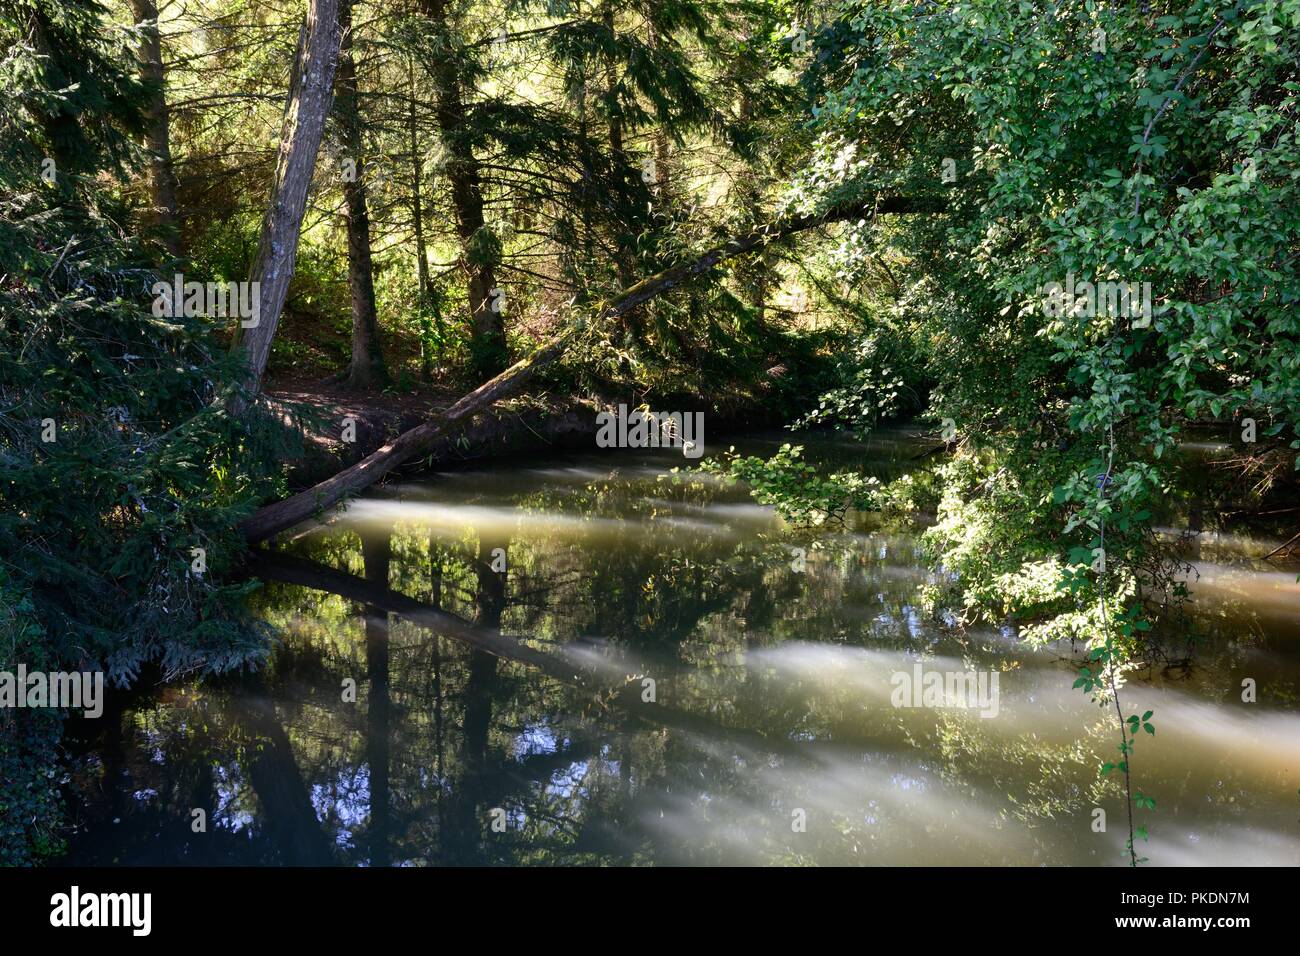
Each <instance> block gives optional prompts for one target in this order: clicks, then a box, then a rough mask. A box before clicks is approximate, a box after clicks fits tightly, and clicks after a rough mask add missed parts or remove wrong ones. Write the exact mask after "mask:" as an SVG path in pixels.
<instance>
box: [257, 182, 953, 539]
mask: <svg viewBox="0 0 1300 956" xmlns="http://www.w3.org/2000/svg"><path fill="white" fill-rule="evenodd" d="M941 208H942V205H941V204H940V203H939V201H937V200H913V199H909V198H906V197H889V198H882V199H880V200H878V201H876V202H873V203H866V204H862V203H853V204H849V205H845V206H840V207H835V208H833V209H830V210H828V211H827V212H824V213H822V214H821V215H818V216H792V217H789V218H786V219H783V220H778V221H777V222H774V223H768V224H766V225H763V226H760V227H758V228H756V229H754V230H752V231H751V232H749V233H747V234H746V235H744V236H741V237H739V238H736V239H732V240H730V241H729V242H727V243H725V244H723V245H721V246H718V247H716V248H714V249H711V250H710V251H708V252H706V253H705V254H704V255H702V256H700V257H699V258H698V259H696V260H694V261H692V262H688V263H683V264H681V265H677V266H673V267H672V268H671V269H666V270H664V271H663V272H660V273H658V274H657V275H654V276H650V277H649V278H647V279H643V280H641V281H640V282H638V283H637V284H636V285H634V286H632V287H631V288H629V289H625V290H624V291H623V292H621V293H620V294H619V295H617V296H615V297H614V298H613V299H611V300H609V301H608V302H606V303H605V304H604V305H603V307H601V308H600V309H599V310H598V312H597V314H596V317H595V320H594V321H595V322H597V323H601V322H604V321H607V320H609V319H612V318H617V317H619V316H622V315H623V314H625V313H626V312H628V311H630V310H631V309H635V308H636V307H637V306H639V305H642V304H644V303H646V302H649V301H650V300H651V299H653V298H655V296H658V295H662V294H663V293H665V292H667V291H669V290H671V289H674V288H676V287H677V286H679V285H681V284H682V283H683V282H686V281H688V280H689V279H692V278H694V277H695V276H698V275H700V274H701V273H704V272H708V271H709V270H710V269H712V268H713V267H714V266H716V265H717V264H718V263H720V262H723V261H724V260H727V259H730V258H732V257H734V256H738V255H743V254H744V253H746V252H749V251H751V250H753V249H757V248H761V247H763V246H766V245H768V244H770V243H772V242H777V241H779V240H781V239H784V238H786V237H788V236H792V235H794V234H796V233H799V232H803V231H805V230H808V229H812V228H815V227H817V226H822V225H825V224H827V223H830V222H839V221H842V220H845V219H858V218H863V217H869V216H872V215H875V214H889V213H913V212H934V211H937V210H939V209H941ZM582 327H583V323H582V322H576V323H573V324H571V325H569V326H566V327H565V328H564V329H563V330H561V331H560V332H559V333H557V334H556V335H555V336H554V337H553V338H551V339H550V340H549V341H548V342H545V343H543V344H542V345H541V346H539V347H538V348H537V349H536V350H535V351H534V352H533V353H532V354H531V355H529V356H528V357H527V358H525V359H522V360H520V361H519V362H516V363H515V364H514V365H513V366H511V367H510V368H509V369H507V370H506V371H504V372H502V373H501V374H500V375H498V376H496V377H495V378H493V379H491V380H490V381H487V382H484V383H483V384H482V385H480V386H479V387H478V388H476V389H475V390H474V391H472V392H470V393H469V394H467V395H463V396H461V398H460V399H459V400H458V401H457V402H456V403H455V404H454V405H452V406H451V407H450V408H448V409H447V410H446V411H444V412H440V413H438V414H435V415H434V416H433V417H432V418H430V419H429V421H427V422H425V423H424V424H422V425H417V426H416V427H415V428H412V429H410V430H409V431H406V432H403V433H402V434H401V435H399V436H398V437H397V438H395V439H393V440H392V441H391V442H389V443H388V444H386V445H384V446H383V447H382V448H380V449H379V450H377V451H375V452H374V453H372V454H370V455H368V456H367V457H366V458H363V459H362V460H361V461H359V462H357V463H356V464H355V465H352V466H351V467H349V468H345V469H344V470H343V471H341V472H339V473H338V474H337V475H334V476H333V477H332V478H329V479H327V480H325V481H323V482H321V483H320V484H318V485H315V486H313V487H311V488H308V489H307V490H306V491H301V492H299V493H298V494H296V495H294V496H292V497H290V498H286V499H285V500H284V501H278V502H276V503H275V504H271V505H267V506H266V507H264V508H260V509H259V510H258V511H256V512H255V513H254V514H253V515H252V516H251V517H249V518H248V519H247V520H246V521H244V522H243V524H242V525H241V526H240V530H241V531H242V532H243V535H244V538H245V540H247V541H248V542H250V543H256V542H259V541H265V540H266V539H267V538H269V537H271V536H272V535H274V534H276V533H277V532H280V531H284V530H285V529H287V528H292V527H293V526H294V525H296V524H298V523H299V522H300V521H305V520H306V519H308V518H310V517H312V515H315V514H318V513H321V512H323V511H324V510H325V509H326V508H330V507H332V506H333V505H335V504H338V502H340V501H342V500H343V499H344V498H345V497H346V496H348V495H351V494H355V493H356V492H358V491H361V490H362V489H363V488H367V487H369V486H370V485H372V484H374V483H375V482H376V481H378V480H379V479H380V478H382V477H384V475H386V474H388V473H389V472H390V471H392V470H393V469H394V468H396V467H397V466H398V465H400V464H402V463H403V462H405V461H408V460H410V459H412V458H415V457H417V456H418V455H419V454H420V453H421V452H423V451H425V450H426V449H428V448H429V447H430V446H431V445H432V444H433V443H434V442H435V441H437V440H438V439H439V438H441V437H443V436H444V435H445V434H446V433H447V432H448V431H449V430H450V429H451V428H452V427H453V426H455V425H457V424H459V423H461V422H464V421H467V420H468V419H469V418H471V417H472V416H474V415H475V414H477V413H478V412H481V411H482V410H484V409H485V408H488V407H489V406H491V405H493V404H494V403H496V402H498V401H500V400H501V399H503V398H507V397H509V396H511V395H514V394H516V393H517V392H519V390H520V389H522V388H523V386H524V385H525V384H527V383H528V382H529V381H530V380H531V379H532V377H533V376H534V375H535V374H536V373H537V372H538V371H540V370H541V369H543V368H545V367H546V366H548V365H550V364H552V363H553V362H555V361H557V360H558V359H559V358H560V357H561V356H562V355H564V352H565V350H566V349H567V348H568V347H569V344H570V343H571V342H572V341H573V338H574V337H575V336H576V334H577V333H578V332H579V331H580V330H581V329H582Z"/></svg>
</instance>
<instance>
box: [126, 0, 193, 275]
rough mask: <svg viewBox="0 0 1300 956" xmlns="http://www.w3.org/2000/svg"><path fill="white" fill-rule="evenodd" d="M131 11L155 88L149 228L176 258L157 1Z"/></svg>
mask: <svg viewBox="0 0 1300 956" xmlns="http://www.w3.org/2000/svg"><path fill="white" fill-rule="evenodd" d="M131 12H132V14H134V16H135V22H136V24H137V25H139V27H140V46H139V48H138V49H137V50H136V59H137V60H138V61H139V63H140V77H141V79H143V80H144V81H145V82H146V83H148V84H149V85H150V87H152V91H151V93H150V96H149V102H148V104H147V105H146V106H145V108H144V117H145V134H144V145H145V149H146V150H147V151H148V153H149V169H148V174H147V177H146V181H147V183H148V186H149V211H148V213H147V214H146V216H145V225H146V227H147V228H150V229H153V230H156V231H157V233H158V236H159V238H160V239H161V240H162V243H163V246H164V247H165V248H166V249H167V251H168V252H170V253H171V254H172V255H173V256H179V255H180V254H181V231H180V217H179V216H178V215H177V213H176V172H175V170H174V169H173V168H172V147H171V130H170V114H169V112H168V109H167V93H166V87H165V86H164V82H163V79H164V78H163V63H162V40H161V37H160V36H159V32H158V5H157V3H156V2H155V0H131Z"/></svg>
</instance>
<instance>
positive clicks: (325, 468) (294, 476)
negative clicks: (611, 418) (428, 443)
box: [264, 375, 598, 486]
mask: <svg viewBox="0 0 1300 956" xmlns="http://www.w3.org/2000/svg"><path fill="white" fill-rule="evenodd" d="M264 394H265V396H266V398H267V400H268V402H269V404H270V407H271V408H272V409H273V410H274V411H275V412H276V413H277V414H279V415H281V416H282V418H283V419H284V420H285V422H286V424H291V425H293V426H295V427H296V428H297V429H298V431H299V433H300V435H301V437H302V451H301V455H299V456H296V457H290V458H289V459H288V462H287V463H288V464H289V465H290V466H291V467H290V482H291V484H292V485H294V486H307V485H310V484H314V483H315V482H318V481H321V480H323V479H324V478H328V477H329V476H330V475H332V474H335V473H336V472H338V471H340V470H342V469H343V468H345V467H347V466H348V465H351V464H353V463H355V462H356V461H358V460H360V459H361V458H363V457H365V456H366V455H369V454H370V453H372V452H374V451H375V450H377V449H378V448H380V447H382V446H383V445H384V444H385V443H386V442H388V441H389V440H391V439H393V438H395V437H397V436H398V435H399V434H401V433H402V432H404V431H406V430H408V429H411V428H414V427H416V426H417V425H420V424H422V423H424V422H425V421H427V420H428V419H429V417H430V416H431V415H432V414H434V413H436V412H439V411H443V410H445V409H446V408H448V407H450V406H451V404H452V403H453V402H455V401H456V399H457V398H459V397H460V395H461V391H460V390H458V389H454V388H443V387H439V386H430V385H420V386H416V387H415V388H413V389H411V390H409V391H395V390H385V391H380V390H371V391H362V390H358V389H352V388H347V387H345V386H343V385H341V384H337V383H332V382H329V381H322V380H321V379H319V378H315V377H311V376H304V375H282V376H277V377H274V378H272V379H271V380H269V381H268V382H267V385H266V388H265V389H264ZM597 411H598V409H597V407H596V405H595V404H594V403H591V402H587V401H583V400H581V399H570V398H557V397H555V396H551V395H532V396H523V397H520V398H516V399H513V400H510V401H505V402H501V403H499V404H498V405H497V406H495V407H494V408H492V409H491V410H489V411H487V412H484V413H483V414H480V415H479V416H477V417H476V418H475V419H474V420H473V421H471V422H470V423H469V424H468V425H467V426H466V427H464V428H463V429H461V430H460V431H459V433H458V434H456V435H454V436H452V437H448V438H447V439H445V440H443V441H441V442H439V443H437V445H435V446H434V448H433V449H431V451H430V454H429V455H427V456H425V457H424V458H423V459H420V460H419V461H417V462H412V463H411V467H412V468H418V467H419V466H420V465H424V466H426V467H427V466H429V465H432V464H433V463H435V462H436V463H437V464H438V465H439V466H444V465H451V464H456V463H460V462H466V461H471V460H477V459H481V458H487V457H502V456H507V455H515V454H522V453H525V452H531V451H538V450H542V449H548V448H557V447H565V448H570V447H575V446H576V445H577V444H579V443H581V442H583V441H584V440H586V441H589V440H590V436H591V435H593V434H594V433H595V415H596V412H597ZM349 422H350V423H351V425H352V428H351V429H350V430H349V429H348V424H349ZM348 437H350V438H351V439H352V440H351V441H348V440H346V439H347V438H348Z"/></svg>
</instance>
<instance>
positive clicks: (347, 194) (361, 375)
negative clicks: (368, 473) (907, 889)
mask: <svg viewBox="0 0 1300 956" xmlns="http://www.w3.org/2000/svg"><path fill="white" fill-rule="evenodd" d="M338 2H339V35H340V39H339V66H338V117H339V119H340V121H341V125H342V128H343V145H344V148H345V149H346V150H347V155H348V157H349V158H350V159H352V160H353V161H354V162H355V163H356V167H355V170H351V171H350V172H355V175H351V176H345V177H344V180H343V198H344V202H345V205H346V207H347V234H348V288H349V290H350V291H351V293H352V363H351V366H350V367H349V369H348V377H347V384H348V385H350V386H352V387H353V388H374V387H376V386H379V387H382V386H384V385H387V384H388V368H387V366H386V365H385V364H384V355H383V351H382V349H381V348H380V344H379V319H378V316H377V315H376V309H375V278H374V266H373V264H372V262H371V259H370V212H369V210H368V208H367V203H366V177H365V164H364V162H363V160H362V152H363V143H362V139H361V117H360V113H359V105H358V96H357V66H356V62H355V61H354V60H353V58H352V4H353V0H338Z"/></svg>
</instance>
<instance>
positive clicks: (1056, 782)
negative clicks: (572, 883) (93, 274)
mask: <svg viewBox="0 0 1300 956" xmlns="http://www.w3.org/2000/svg"><path fill="white" fill-rule="evenodd" d="M789 440H792V439H791V437H790V436H789V435H788V434H776V435H770V436H757V437H752V436H751V437H749V438H746V439H745V440H743V441H738V442H737V445H738V447H739V448H740V450H743V451H746V452H749V453H771V452H772V451H775V449H776V448H777V447H778V445H779V443H780V442H783V441H789ZM798 440H800V441H803V442H804V443H805V444H806V445H807V446H808V448H809V453H810V457H812V458H813V459H814V460H821V461H825V462H835V461H844V462H848V461H851V462H854V463H856V464H857V465H859V466H862V467H864V468H865V470H866V471H868V472H869V473H873V474H876V475H879V476H881V477H882V478H885V479H887V478H889V477H893V476H895V475H897V474H900V473H901V472H902V471H903V470H905V469H906V468H907V467H909V466H910V464H911V460H912V459H913V458H914V456H915V455H916V454H917V453H918V452H919V451H920V450H922V449H923V448H924V447H926V446H925V445H924V443H923V442H920V441H919V440H918V439H916V438H915V437H913V436H912V435H911V434H909V433H907V432H905V431H901V430H895V431H885V432H881V433H878V434H877V435H875V436H874V437H873V438H872V439H870V440H869V441H867V442H865V443H859V442H856V441H850V440H840V439H835V438H826V437H815V438H814V437H809V438H802V439H798ZM1209 453H1212V452H1209ZM688 464H690V463H689V462H686V461H684V460H683V459H682V457H681V456H680V453H678V452H674V451H670V450H663V451H647V452H634V451H623V452H615V453H610V452H606V453H601V454H596V453H592V454H572V455H556V456H553V457H547V458H533V459H523V460H512V461H498V462H495V463H492V464H489V465H485V466H483V467H481V468H476V469H470V470H457V471H453V472H447V473H444V474H435V475H429V476H426V477H423V478H421V479H420V480H412V481H407V482H404V483H400V484H395V485H389V486H386V487H384V488H382V489H379V490H377V491H375V492H373V493H371V494H369V495H367V496H365V497H363V498H361V499H359V500H357V501H355V502H353V503H352V505H351V507H350V508H349V509H348V511H347V512H346V514H344V515H343V516H341V517H339V518H337V519H336V520H334V521H333V522H331V523H329V524H327V525H323V526H321V525H316V526H312V527H308V528H303V529H299V531H298V532H297V537H296V538H295V539H294V540H293V541H292V543H290V544H288V545H287V546H286V547H285V548H284V555H283V556H282V557H280V558H277V559H276V561H275V562H272V563H271V564H269V565H267V570H266V573H265V574H264V575H263V577H264V578H266V579H267V583H266V584H265V587H264V588H263V589H262V590H261V591H260V592H259V593H258V594H257V595H256V596H255V598H254V605H255V609H256V610H257V613H258V614H259V615H260V616H261V617H262V618H264V619H265V620H266V621H267V622H268V623H269V624H271V625H273V626H274V627H275V628H276V629H277V631H278V633H279V642H278V644H277V647H276V649H275V651H274V653H273V655H272V657H271V659H270V661H269V663H268V665H267V666H266V667H265V668H263V669H262V670H260V671H259V672H257V673H256V674H253V675H244V676H240V677H235V678H228V679H222V680H216V681H206V682H195V683H188V684H184V683H183V684H179V685H168V686H164V687H160V688H158V689H156V690H155V691H152V692H146V693H143V694H138V695H135V696H134V697H132V698H131V699H130V702H129V703H128V704H126V705H125V706H124V707H122V708H119V709H117V710H115V711H114V712H112V713H110V714H107V715H106V717H105V718H102V721H103V727H102V729H101V730H100V731H99V732H98V733H97V734H96V736H95V737H94V738H92V739H90V740H89V741H88V743H87V744H86V746H85V747H84V748H83V750H82V751H81V752H80V753H78V754H76V755H75V758H74V772H73V774H72V779H71V781H70V783H69V786H70V788H71V789H72V791H73V792H74V793H75V794H76V795H77V796H76V799H75V800H74V801H73V805H72V811H73V820H74V823H75V824H76V826H77V832H76V834H75V835H74V836H73V838H72V840H71V846H70V851H69V854H68V862H71V863H78V864H110V863H124V864H176V863H204V864H221V863H242V864H272V863H304V864H324V863H336V864H342V865H363V866H364V865H434V864H501V863H514V864H560V863H577V864H610V863H613V864H850V865H856V864H872V865H881V864H890V865H912V864H954V865H972V864H973V865H980V864H1019V865H1062V864H1083V865H1107V866H1110V865H1123V864H1124V863H1125V855H1124V842H1125V839H1126V837H1127V826H1126V823H1125V811H1124V802H1123V800H1122V799H1121V796H1120V794H1119V791H1118V790H1117V788H1116V785H1115V781H1113V780H1112V781H1111V782H1109V783H1104V782H1101V781H1099V778H1098V773H1097V768H1098V766H1099V764H1100V763H1101V762H1102V761H1104V760H1111V759H1114V753H1115V747H1116V744H1117V742H1118V741H1117V739H1116V731H1115V727H1114V712H1113V710H1102V709H1099V708H1098V707H1097V706H1096V705H1094V704H1092V703H1090V702H1089V700H1088V698H1087V697H1086V696H1085V695H1084V694H1083V693H1081V692H1080V691H1078V690H1072V689H1071V681H1072V680H1073V677H1074V666H1073V665H1072V664H1071V662H1070V661H1069V660H1067V659H1065V656H1064V655H1063V653H1053V652H1051V651H1032V650H1029V649H1027V648H1026V647H1024V646H1023V645H1021V644H1020V642H1019V641H1018V639H1017V636H1016V634H1015V633H1014V632H1013V631H1012V630H1011V629H1010V628H1005V627H1004V628H994V627H987V628H982V629H981V628H976V629H967V630H962V631H958V630H953V629H951V628H945V627H943V626H942V625H941V623H940V622H938V621H936V620H935V619H934V618H933V617H932V616H931V615H930V614H928V613H927V612H926V611H925V610H923V609H922V606H921V602H920V600H919V598H918V590H919V588H921V587H922V586H923V585H925V584H926V583H927V582H928V581H929V580H931V573H930V572H929V571H928V570H927V566H926V563H925V561H924V559H923V556H922V554H921V552H920V542H919V536H920V532H921V530H922V528H921V525H922V524H923V521H921V522H917V521H911V520H905V519H894V520H891V521H883V520H881V519H880V518H878V517H875V516H855V517H854V518H853V520H852V521H851V523H850V525H849V527H848V528H846V529H844V530H841V531H839V532H837V533H833V534H822V535H816V536H807V535H804V536H801V535H798V534H791V533H790V531H789V529H786V528H784V527H783V526H782V524H781V522H780V520H779V519H778V518H777V517H776V516H775V515H774V514H773V512H772V511H771V510H770V509H768V508H765V507H762V506H760V505H758V504H755V503H754V502H753V501H752V499H751V498H750V497H749V495H748V493H747V492H746V490H745V489H744V488H742V487H739V486H736V485H732V484H728V483H725V482H723V481H720V480H717V479H713V478H709V477H708V476H705V477H703V478H701V477H691V478H680V477H678V478H672V477H669V478H667V479H665V478H661V477H660V476H661V475H663V474H664V473H665V472H666V471H667V470H668V469H670V468H673V467H674V466H681V465H688ZM1278 543H1280V540H1272V539H1262V538H1261V539H1255V538H1252V537H1250V536H1244V535H1235V536H1234V535H1212V534H1208V533H1207V534H1204V535H1201V536H1200V542H1199V544H1198V545H1197V550H1196V553H1195V555H1194V562H1193V563H1194V565H1195V568H1196V574H1195V575H1194V576H1193V579H1192V581H1191V587H1192V595H1193V607H1194V615H1193V618H1192V619H1191V621H1190V622H1189V626H1188V631H1189V636H1194V637H1195V639H1196V642H1197V643H1198V645H1199V646H1198V647H1197V649H1196V656H1195V665H1194V666H1193V667H1191V668H1182V669H1178V670H1174V671H1170V672H1168V673H1164V672H1161V671H1160V670H1158V669H1153V671H1152V672H1151V673H1148V672H1146V671H1143V672H1141V673H1140V674H1139V675H1137V676H1136V677H1135V678H1134V680H1133V682H1132V683H1131V684H1130V685H1129V686H1128V687H1126V688H1125V690H1124V705H1125V708H1126V710H1128V711H1130V712H1132V711H1137V712H1139V713H1140V712H1143V711H1145V710H1148V709H1149V710H1153V711H1154V712H1155V715H1156V716H1155V721H1156V725H1157V727H1158V730H1157V734H1156V735H1155V736H1154V737H1151V736H1148V735H1146V734H1142V735H1141V736H1142V739H1141V740H1140V741H1139V743H1138V749H1137V752H1136V754H1135V755H1134V758H1133V768H1134V783H1135V787H1136V788H1137V789H1138V790H1140V791H1142V792H1143V793H1145V794H1150V795H1151V796H1153V797H1154V798H1155V800H1156V803H1157V806H1156V809H1155V810H1154V811H1148V810H1139V811H1138V822H1139V824H1143V825H1145V826H1146V827H1147V828H1148V831H1149V840H1148V841H1146V842H1143V841H1139V849H1140V852H1141V854H1142V855H1143V856H1145V857H1147V858H1148V859H1149V860H1150V861H1151V863H1152V864H1155V865H1198V864H1236V865H1267V864H1284V865H1296V864H1300V790H1298V788H1300V712H1298V710H1297V704H1298V702H1300V697H1298V694H1297V678H1298V677H1300V644H1298V643H1297V637H1298V636H1300V585H1297V583H1296V571H1297V569H1296V567H1295V566H1294V565H1291V566H1279V565H1277V563H1276V562H1273V563H1266V562H1263V561H1262V560H1260V559H1261V558H1262V556H1263V555H1264V554H1266V553H1267V552H1268V551H1269V550H1270V549H1271V548H1272V547H1274V546H1276V544H1278ZM796 549H802V550H796ZM276 562H278V563H276ZM503 566H504V568H505V571H504V572H501V571H500V569H501V568H502V567H503ZM918 666H919V667H920V668H921V669H922V672H923V673H929V672H941V673H960V672H972V671H973V672H980V673H983V674H985V675H986V677H988V678H989V679H991V675H993V674H996V675H997V680H998V683H997V688H998V694H997V698H996V708H993V707H989V706H985V707H983V708H982V709H981V708H978V707H966V708H961V707H942V708H936V707H896V706H894V702H893V700H892V699H891V697H892V695H893V693H894V688H895V685H896V682H897V681H898V680H899V679H900V678H897V677H895V675H899V674H904V675H914V674H915V673H916V668H917V667H918ZM1246 679H1251V680H1253V681H1254V682H1255V686H1256V688H1257V700H1256V701H1255V702H1247V701H1243V699H1242V693H1243V691H1242V682H1243V680H1246ZM986 703H987V702H986ZM994 709H995V710H996V712H995V713H993V712H992V711H993V710H994ZM1098 811H1102V812H1103V813H1104V823H1105V829H1104V832H1098V831H1099V829H1100V825H1101V822H1102V820H1103V814H1102V813H1098Z"/></svg>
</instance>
